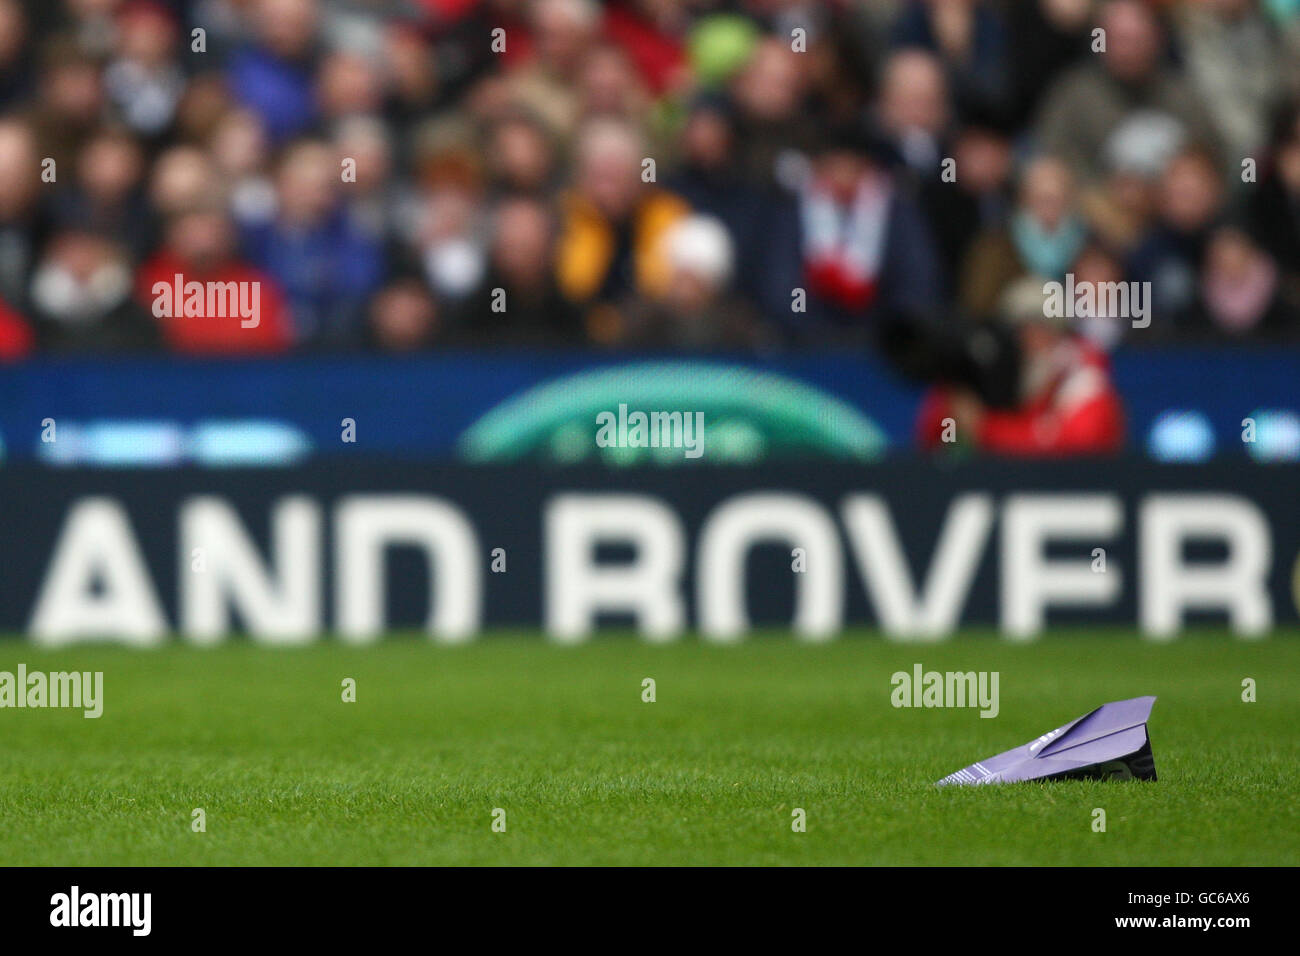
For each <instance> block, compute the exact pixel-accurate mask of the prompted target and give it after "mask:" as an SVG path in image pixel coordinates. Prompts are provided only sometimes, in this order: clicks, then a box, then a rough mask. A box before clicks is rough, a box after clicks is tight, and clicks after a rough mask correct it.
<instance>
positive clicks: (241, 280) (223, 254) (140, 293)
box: [136, 203, 291, 355]
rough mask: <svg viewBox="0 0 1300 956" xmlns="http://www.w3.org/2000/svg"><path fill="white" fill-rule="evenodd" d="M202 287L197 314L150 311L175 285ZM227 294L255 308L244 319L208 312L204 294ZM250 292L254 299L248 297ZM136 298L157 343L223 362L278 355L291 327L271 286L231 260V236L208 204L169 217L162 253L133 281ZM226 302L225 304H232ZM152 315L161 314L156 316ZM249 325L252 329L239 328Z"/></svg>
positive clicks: (226, 220) (279, 296) (224, 221)
mask: <svg viewBox="0 0 1300 956" xmlns="http://www.w3.org/2000/svg"><path fill="white" fill-rule="evenodd" d="M177 276H180V277H181V279H180V281H181V282H182V283H184V284H189V283H191V282H197V283H202V284H203V285H204V287H205V295H204V300H203V305H204V308H203V310H202V311H199V310H198V309H194V310H193V311H191V309H190V308H188V307H186V308H183V309H180V310H177V309H176V308H175V307H174V305H172V304H171V303H170V302H169V303H167V304H165V306H164V308H161V309H160V308H158V304H159V296H160V295H165V296H167V297H168V299H169V300H170V299H171V297H172V291H171V289H172V287H173V285H174V283H175V281H176V277H177ZM214 284H215V285H217V286H220V287H222V288H223V289H228V288H234V289H235V290H236V295H239V296H242V297H243V298H242V299H241V301H247V302H250V303H253V304H255V306H256V312H255V314H254V315H252V316H251V318H246V317H245V316H243V315H241V314H239V313H238V312H237V311H235V310H234V309H232V308H229V307H225V308H218V310H216V311H212V312H210V311H208V309H207V306H208V302H209V297H208V296H207V295H206V288H208V287H210V286H212V285H214ZM254 288H256V293H255V294H254V293H253V292H252V291H251V290H253V289H254ZM136 298H137V299H138V300H139V302H140V304H141V305H142V306H143V307H144V308H146V309H149V310H150V311H151V312H152V313H153V315H154V317H155V319H157V321H158V323H159V326H160V328H161V331H162V337H163V339H164V341H165V342H166V343H167V345H168V347H169V348H171V349H172V351H175V352H183V353H188V354H192V355H231V354H239V353H275V352H283V351H285V350H286V349H287V348H288V347H289V345H290V342H291V327H290V323H289V315H288V310H287V309H286V307H285V304H284V297H283V295H282V293H281V292H280V289H279V287H278V286H277V285H276V283H275V281H274V280H273V279H272V278H271V277H270V276H269V275H266V274H265V273H263V272H260V271H258V270H257V269H254V268H253V267H252V266H250V265H249V264H248V263H246V262H243V261H242V260H240V259H239V258H238V257H237V256H236V250H235V230H234V226H233V224H232V223H231V222H230V220H229V218H228V217H227V216H226V214H225V213H224V212H223V211H222V210H221V209H220V207H219V206H217V205H216V204H212V203H209V204H208V205H206V206H202V207H199V208H196V209H193V210H190V211H187V212H183V213H180V214H178V215H177V216H175V217H174V218H173V219H172V221H171V222H170V223H169V224H168V225H167V229H166V236H165V239H164V241H163V245H162V248H160V249H159V250H158V252H156V253H155V254H154V255H153V256H152V257H151V258H150V259H149V260H148V261H147V262H145V263H144V265H143V266H141V267H140V271H139V274H138V275H137V277H136ZM232 301H233V300H232ZM160 312H162V313H164V314H159V313H160ZM248 321H252V322H254V324H253V325H251V326H250V325H247V324H246V322H248Z"/></svg>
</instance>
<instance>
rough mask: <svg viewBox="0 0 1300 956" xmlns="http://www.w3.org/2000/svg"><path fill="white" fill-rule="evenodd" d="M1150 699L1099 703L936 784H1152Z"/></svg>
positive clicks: (1153, 761) (1154, 769) (1153, 773)
mask: <svg viewBox="0 0 1300 956" xmlns="http://www.w3.org/2000/svg"><path fill="white" fill-rule="evenodd" d="M1155 702H1156V699H1155V698H1154V697H1134V698H1132V699H1131V700H1117V701H1115V702H1113V703H1110V704H1102V705H1101V706H1100V707H1098V708H1097V709H1096V710H1094V711H1092V712H1091V713H1089V714H1084V715H1083V716H1082V717H1079V718H1077V719H1075V720H1072V721H1070V722H1069V723H1068V724H1066V725H1065V726H1063V727H1057V728H1056V729H1055V730H1053V731H1050V732H1048V733H1045V734H1043V736H1041V737H1039V738H1038V739H1037V740H1034V741H1032V742H1030V743H1027V744H1025V745H1024V746H1023V747H1017V748H1016V749H1015V750H1008V751H1007V752H1006V753H1001V754H998V755H997V756H996V757H989V758H988V759H986V760H980V761H978V762H976V763H973V764H971V765H970V766H969V767H965V768H963V769H962V770H958V771H957V772H956V773H950V774H948V776H946V777H944V778H943V779H942V780H940V781H938V782H937V786H940V787H942V786H944V785H946V784H950V783H952V784H962V785H973V784H981V783H1013V782H1015V781H1018V780H1154V779H1156V761H1155V757H1154V756H1153V755H1152V753H1151V740H1150V738H1149V737H1147V718H1149V717H1150V716H1151V705H1152V704H1154V703H1155Z"/></svg>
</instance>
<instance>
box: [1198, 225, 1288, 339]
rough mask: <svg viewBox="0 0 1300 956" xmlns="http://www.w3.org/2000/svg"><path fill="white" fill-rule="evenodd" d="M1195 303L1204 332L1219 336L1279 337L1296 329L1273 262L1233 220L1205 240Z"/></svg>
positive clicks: (1246, 337) (1283, 336)
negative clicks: (1232, 223)
mask: <svg viewBox="0 0 1300 956" xmlns="http://www.w3.org/2000/svg"><path fill="white" fill-rule="evenodd" d="M1200 304H1201V319H1202V321H1203V322H1204V333H1208V334H1210V335H1212V336H1213V337H1215V338H1217V339H1220V340H1225V339H1226V340H1235V341H1241V340H1244V339H1255V340H1263V341H1270V340H1271V341H1279V340H1284V339H1286V338H1288V337H1291V338H1293V337H1294V336H1295V333H1296V332H1297V331H1298V329H1297V323H1298V321H1300V316H1298V315H1297V313H1296V311H1295V310H1294V309H1293V308H1291V307H1290V306H1289V304H1288V303H1287V302H1285V301H1284V300H1283V298H1282V296H1281V294H1280V285H1279V281H1278V268H1277V264H1276V263H1274V262H1273V260H1272V259H1271V258H1269V255H1268V253H1266V252H1264V251H1263V250H1262V249H1260V248H1259V246H1258V245H1256V244H1255V242H1254V241H1253V240H1252V239H1251V238H1250V235H1249V234H1248V233H1247V232H1246V231H1245V230H1243V229H1240V228H1238V227H1236V226H1233V225H1224V226H1221V227H1219V228H1218V229H1216V230H1215V231H1214V233H1213V234H1212V235H1211V236H1210V237H1209V239H1208V240H1207V243H1206V252H1205V269H1204V272H1203V273H1202V275H1201V283H1200Z"/></svg>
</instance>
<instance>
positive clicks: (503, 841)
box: [0, 632, 1300, 865]
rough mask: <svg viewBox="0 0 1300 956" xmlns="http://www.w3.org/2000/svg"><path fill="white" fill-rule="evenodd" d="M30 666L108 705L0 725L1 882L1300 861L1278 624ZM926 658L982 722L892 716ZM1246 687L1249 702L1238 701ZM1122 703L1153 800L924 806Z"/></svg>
mask: <svg viewBox="0 0 1300 956" xmlns="http://www.w3.org/2000/svg"><path fill="white" fill-rule="evenodd" d="M20 661H21V662H24V663H26V664H27V666H28V669H29V670H47V671H48V670H62V669H72V668H75V669H79V670H101V671H103V672H104V685H105V686H104V696H105V699H106V703H105V710H104V715H103V716H102V717H101V718H100V719H98V720H87V719H85V718H83V717H82V716H81V713H80V712H73V711H62V710H10V709H5V710H0V727H2V729H3V732H2V734H0V740H3V747H2V748H0V863H3V864H10V865H14V864H23V865H45V864H49V865H119V864H131V865H153V864H161V865H171V864H182V865H227V864H308V865H313V864H584V863H585V864H1048V865H1055V864H1070V865H1076V864H1083V865H1107V864H1136V865H1145V864H1172V865H1181V864H1247V865H1249V864H1296V863H1300V809H1298V808H1300V802H1297V800H1296V799H1295V794H1296V792H1297V785H1300V635H1296V634H1294V633H1292V634H1287V635H1281V636H1277V637H1275V638H1273V639H1270V640H1266V641H1260V642H1244V641H1241V640H1237V639H1234V638H1231V637H1229V636H1227V635H1224V634H1202V635H1198V636H1195V637H1190V636H1189V637H1185V638H1183V639H1181V640H1179V641H1176V642H1174V643H1172V644H1169V645H1163V646H1161V645H1153V644H1150V643H1147V642H1143V641H1140V640H1138V639H1137V638H1136V637H1134V636H1133V635H1131V634H1123V633H1107V632H1093V633H1080V634H1072V633H1053V634H1052V635H1050V636H1048V637H1045V638H1044V639H1043V640H1041V641H1038V642H1036V643H1033V644H1029V645H1013V644H1008V643H1006V642H1003V641H1000V640H996V639H994V638H992V637H990V636H989V635H982V634H965V635H962V636H961V637H960V638H959V639H957V640H954V641H951V642H947V643H943V644H938V645H911V646H908V645H900V644H894V643H890V642H887V641H884V640H882V639H881V638H879V637H878V636H875V635H872V634H853V635H846V636H845V637H843V638H841V639H839V640H837V641H834V642H831V643H829V644H825V645H820V646H814V645H806V644H801V643H798V642H796V641H794V640H793V639H791V638H789V637H788V636H784V635H765V636H760V637H758V638H751V639H750V640H748V641H746V642H744V643H743V644H740V645H737V646H732V647H719V646H714V645H709V644H706V643H702V642H700V641H698V640H693V639H688V640H683V641H680V642H676V643H672V644H668V645H663V646H652V645H647V644H645V643H642V642H640V641H638V640H636V639H634V638H632V637H630V636H627V635H615V636H602V637H601V638H599V639H597V640H594V641H592V642H591V643H588V644H586V645H582V646H579V647H569V648H562V647H556V646H553V645H550V644H548V643H546V642H545V641H544V640H542V639H541V638H540V637H538V636H536V635H522V634H513V635H512V634H494V635H490V636H486V637H484V638H481V639H480V640H479V641H477V642H476V643H474V644H471V645H467V646H464V647H459V648H444V647H438V646H434V645H431V644H429V643H426V642H425V641H424V640H422V639H419V638H416V637H413V636H410V635H405V636H403V635H398V636H394V637H391V638H389V639H387V640H385V641H383V642H380V643H379V644H377V645H374V646H371V647H366V648H349V647H344V646H341V645H339V644H337V643H334V642H332V641H322V642H320V643H317V644H314V645H312V646H310V647H307V648H301V649H293V650H268V649H266V648H261V647H255V646H251V645H249V644H248V643H246V642H243V641H232V642H229V643H226V644H223V645H221V646H219V647H217V648H213V649H198V648H194V647H190V646H187V645H183V644H174V645H169V646H167V647H165V648H163V649H160V650H157V651H130V650H124V649H120V648H108V647H86V648H79V649H74V650H65V651H59V652H43V651H40V650H38V649H36V648H34V647H32V646H30V645H28V644H25V643H21V642H19V641H17V640H6V641H3V642H0V670H9V671H12V670H14V669H15V668H16V665H17V663H18V662H20ZM917 662H920V663H922V664H924V666H925V668H926V669H934V670H986V671H994V670H995V671H998V672H999V673H1000V695H1001V701H1000V705H1001V712H1000V714H999V716H998V717H997V718H995V719H981V718H980V717H979V716H978V714H977V712H976V711H974V710H935V709H932V710H917V709H895V708H894V707H893V706H891V704H890V691H891V689H892V688H891V686H890V675H891V674H892V673H893V672H895V671H897V670H907V671H910V670H911V668H912V665H913V664H914V663H917ZM346 677H351V678H354V679H355V680H356V682H357V701H356V702H355V703H344V702H343V701H342V699H341V682H342V681H343V679H344V678H346ZM646 677H652V678H654V679H655V681H656V684H657V686H656V696H657V700H656V701H655V702H654V703H644V702H643V701H642V699H641V697H642V680H643V678H646ZM1246 677H1251V678H1254V679H1255V680H1256V681H1257V684H1258V701H1257V702H1256V703H1244V702H1243V701H1242V700H1241V682H1242V679H1243V678H1246ZM1139 694H1157V695H1159V701H1158V702H1157V704H1156V706H1155V712H1154V714H1153V716H1152V723H1151V735H1152V743H1153V746H1154V749H1155V757H1156V768H1157V771H1158V773H1159V776H1160V779H1159V781H1158V782H1156V783H1140V782H1127V783H1088V782H1067V783H1052V784H1018V785H1010V786H998V787H980V788H964V787H953V788H944V789H938V788H935V787H934V786H933V785H932V784H933V781H934V780H936V779H937V778H939V777H941V776H943V775H945V774H947V773H948V772H950V771H953V770H956V769H958V768H959V767H962V766H965V765H966V764H968V763H970V762H972V761H974V760H977V759H980V758H982V757H986V756H989V755H991V754H993V753H996V752H999V751H1001V750H1005V749H1008V748H1010V747H1013V746H1018V745H1020V744H1023V743H1026V742H1027V741H1029V740H1031V739H1032V738H1034V737H1036V736H1037V735H1039V734H1040V733H1043V732H1045V731H1047V730H1049V729H1051V728H1053V727H1055V726H1057V725H1059V724H1061V723H1064V722H1065V721H1067V720H1069V719H1071V718H1073V717H1076V716H1078V715H1080V714H1082V713H1083V712H1085V711H1087V710H1089V709H1091V708H1092V707H1095V706H1096V705H1098V704H1100V703H1102V702H1104V701H1107V700H1116V699H1120V698H1124V697H1131V696H1136V695H1139ZM200 807H201V808H203V809H204V811H205V812H206V818H207V829H206V832H202V833H197V832H194V831H193V830H192V829H191V811H192V810H193V809H194V808H200ZM1097 807H1100V808H1103V809H1104V810H1105V811H1106V814H1107V821H1106V822H1107V828H1106V832H1105V833H1095V832H1093V830H1092V820H1093V809H1094V808H1097ZM494 808H502V809H503V810H505V822H506V830H505V832H493V830H492V827H491V823H492V813H493V810H494ZM794 808H803V809H804V810H805V811H806V820H807V831H806V832H804V833H796V832H793V831H792V828H791V822H792V810H793V809H794Z"/></svg>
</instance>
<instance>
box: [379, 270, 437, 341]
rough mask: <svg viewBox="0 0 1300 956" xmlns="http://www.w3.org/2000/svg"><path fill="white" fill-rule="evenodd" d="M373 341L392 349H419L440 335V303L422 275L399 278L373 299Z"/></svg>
mask: <svg viewBox="0 0 1300 956" xmlns="http://www.w3.org/2000/svg"><path fill="white" fill-rule="evenodd" d="M368 315H369V320H370V328H369V338H370V342H371V344H372V345H373V346H374V347H375V348H377V349H379V350H381V351H383V352H389V353H403V352H418V351H421V350H423V349H426V348H429V347H430V346H431V345H432V344H433V343H434V342H435V341H436V340H437V338H438V337H439V335H440V334H441V331H442V323H441V319H440V317H439V313H438V305H437V303H436V302H434V300H433V296H431V295H429V290H428V289H426V288H425V286H424V283H422V282H421V281H420V280H419V279H415V278H411V277H409V276H407V277H404V278H399V279H395V280H393V281H392V282H390V283H389V284H388V285H386V286H384V288H382V289H380V290H379V292H378V293H376V294H375V297H374V298H373V299H372V300H371V302H370V309H369V313H368Z"/></svg>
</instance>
